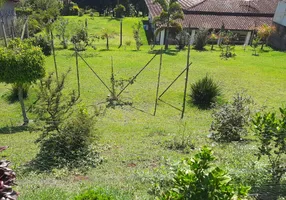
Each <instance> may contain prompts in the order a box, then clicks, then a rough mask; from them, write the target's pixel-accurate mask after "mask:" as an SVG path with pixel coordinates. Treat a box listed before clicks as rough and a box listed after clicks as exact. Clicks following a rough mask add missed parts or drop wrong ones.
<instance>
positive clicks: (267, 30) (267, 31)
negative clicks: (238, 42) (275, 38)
mask: <svg viewBox="0 0 286 200" xmlns="http://www.w3.org/2000/svg"><path fill="white" fill-rule="evenodd" d="M256 31H257V36H258V37H259V38H260V40H261V41H263V44H262V46H261V50H263V46H264V44H267V43H268V38H269V36H270V35H271V34H273V33H274V32H275V31H276V28H275V26H269V25H267V24H263V25H261V26H259V27H257V29H256Z"/></svg>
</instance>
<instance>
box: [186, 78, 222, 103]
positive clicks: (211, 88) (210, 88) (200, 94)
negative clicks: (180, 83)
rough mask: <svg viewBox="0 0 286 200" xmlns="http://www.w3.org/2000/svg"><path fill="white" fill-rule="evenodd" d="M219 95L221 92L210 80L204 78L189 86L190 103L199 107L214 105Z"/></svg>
mask: <svg viewBox="0 0 286 200" xmlns="http://www.w3.org/2000/svg"><path fill="white" fill-rule="evenodd" d="M220 94H221V90H220V88H219V86H218V84H217V83H215V82H214V81H213V79H212V78H209V77H208V76H205V77H204V78H202V79H200V80H199V81H198V82H196V83H194V84H192V85H191V94H190V96H191V99H192V102H193V103H194V104H195V105H197V106H199V107H201V108H208V107H210V106H211V104H212V103H215V101H216V99H217V97H218V96H219V95H220Z"/></svg>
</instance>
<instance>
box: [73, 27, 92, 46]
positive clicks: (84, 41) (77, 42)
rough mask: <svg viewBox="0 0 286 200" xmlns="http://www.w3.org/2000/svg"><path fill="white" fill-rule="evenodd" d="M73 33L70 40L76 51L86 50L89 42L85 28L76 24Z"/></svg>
mask: <svg viewBox="0 0 286 200" xmlns="http://www.w3.org/2000/svg"><path fill="white" fill-rule="evenodd" d="M74 32H75V34H74V35H73V36H72V37H71V42H72V43H73V44H74V47H75V49H77V50H78V51H84V50H86V47H87V46H88V44H89V37H88V33H87V28H86V27H85V26H82V25H78V26H77V28H76V30H75V31H74Z"/></svg>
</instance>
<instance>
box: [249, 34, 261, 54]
mask: <svg viewBox="0 0 286 200" xmlns="http://www.w3.org/2000/svg"><path fill="white" fill-rule="evenodd" d="M259 42H260V38H259V37H258V36H255V37H254V38H253V40H252V45H251V47H252V51H253V53H252V55H254V56H259V54H258V53H257V47H258V45H259Z"/></svg>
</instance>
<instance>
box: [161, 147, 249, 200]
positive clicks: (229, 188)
mask: <svg viewBox="0 0 286 200" xmlns="http://www.w3.org/2000/svg"><path fill="white" fill-rule="evenodd" d="M214 160H215V157H214V156H213V153H212V151H211V150H210V149H209V148H206V147H204V148H202V150H201V151H200V152H199V153H197V154H196V155H195V156H194V157H193V158H192V159H189V158H186V159H183V160H182V161H181V162H180V163H179V165H178V167H177V169H176V168H175V171H174V176H173V178H172V179H171V184H170V186H169V187H165V188H162V191H161V192H160V193H159V194H158V195H157V197H158V198H157V199H162V200H167V199H172V200H180V199H189V200H205V199H208V200H215V199H220V200H231V199H235V198H236V199H241V198H243V197H245V196H247V194H248V191H249V189H250V188H249V187H246V186H242V185H236V184H235V183H233V182H232V180H231V178H230V177H229V175H228V173H227V172H226V171H224V170H222V169H221V168H219V167H215V166H213V162H214ZM171 170H174V169H171Z"/></svg>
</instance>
